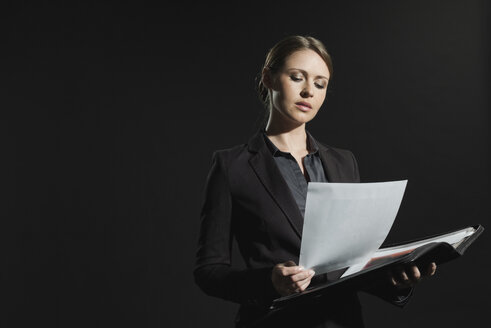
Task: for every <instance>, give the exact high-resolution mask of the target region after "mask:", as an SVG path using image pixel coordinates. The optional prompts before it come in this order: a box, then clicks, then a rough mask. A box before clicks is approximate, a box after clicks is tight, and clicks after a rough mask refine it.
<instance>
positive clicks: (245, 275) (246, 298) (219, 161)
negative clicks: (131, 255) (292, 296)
mask: <svg viewBox="0 0 491 328" xmlns="http://www.w3.org/2000/svg"><path fill="white" fill-rule="evenodd" d="M225 155H226V154H224V153H223V152H219V151H217V152H215V153H213V158H212V166H211V170H210V172H209V174H208V178H207V181H206V187H205V195H204V202H203V205H202V209H201V228H200V234H199V241H198V250H197V254H196V264H195V269H194V279H195V282H196V284H197V285H198V286H199V287H200V288H201V289H202V290H203V291H204V292H205V293H206V294H208V295H210V296H215V297H220V298H223V299H226V300H229V301H232V302H236V303H240V304H244V305H256V306H258V305H267V304H269V303H270V302H271V301H272V300H273V299H274V298H276V297H278V296H279V295H278V294H277V293H276V291H275V290H274V288H273V284H272V282H271V270H272V267H266V268H258V269H256V268H254V269H252V268H247V269H236V268H232V266H231V264H232V263H231V262H232V261H231V253H232V241H233V229H232V225H233V223H232V204H233V201H232V194H231V190H230V186H229V182H228V173H227V169H228V167H227V165H226V159H225Z"/></svg>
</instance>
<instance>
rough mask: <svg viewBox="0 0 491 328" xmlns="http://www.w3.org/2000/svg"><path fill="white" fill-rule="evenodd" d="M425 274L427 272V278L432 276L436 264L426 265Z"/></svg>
mask: <svg viewBox="0 0 491 328" xmlns="http://www.w3.org/2000/svg"><path fill="white" fill-rule="evenodd" d="M426 272H427V273H426V275H428V276H432V275H434V274H435V272H436V263H435V262H432V263H430V264H429V265H428V269H427V271H426Z"/></svg>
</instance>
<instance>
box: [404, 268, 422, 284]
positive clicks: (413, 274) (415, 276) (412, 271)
mask: <svg viewBox="0 0 491 328" xmlns="http://www.w3.org/2000/svg"><path fill="white" fill-rule="evenodd" d="M406 271H407V275H408V277H409V280H411V281H412V282H418V281H420V280H421V272H420V271H419V268H418V267H417V266H416V265H413V266H411V267H410V268H408V269H407V270H406Z"/></svg>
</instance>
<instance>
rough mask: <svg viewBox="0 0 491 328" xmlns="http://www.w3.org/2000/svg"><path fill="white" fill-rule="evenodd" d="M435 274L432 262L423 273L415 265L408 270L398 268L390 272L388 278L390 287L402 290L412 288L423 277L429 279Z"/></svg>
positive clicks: (434, 264) (434, 265) (434, 266)
mask: <svg viewBox="0 0 491 328" xmlns="http://www.w3.org/2000/svg"><path fill="white" fill-rule="evenodd" d="M435 272H436V263H435V262H432V263H430V264H429V265H428V267H426V268H425V270H423V271H420V270H419V268H418V267H417V266H416V265H413V266H411V267H408V268H399V269H397V270H394V271H393V272H391V274H390V277H389V278H390V283H391V284H392V286H395V287H397V288H401V289H402V288H408V287H413V286H414V285H415V284H416V283H418V282H419V281H421V279H423V277H430V276H432V275H434V274H435Z"/></svg>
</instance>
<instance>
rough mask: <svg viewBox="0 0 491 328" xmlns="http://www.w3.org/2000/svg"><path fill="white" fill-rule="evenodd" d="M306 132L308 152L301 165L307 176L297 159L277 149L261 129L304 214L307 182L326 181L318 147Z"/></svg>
mask: <svg viewBox="0 0 491 328" xmlns="http://www.w3.org/2000/svg"><path fill="white" fill-rule="evenodd" d="M306 132H307V150H308V151H309V153H308V154H307V155H306V156H305V157H304V159H303V165H304V167H305V171H306V173H307V177H305V176H304V175H303V174H302V170H301V169H300V166H299V165H298V163H297V160H296V159H295V158H294V157H293V155H292V154H290V153H285V152H282V151H281V150H279V149H278V148H277V147H276V146H275V145H274V144H273V142H272V141H271V140H269V138H268V136H267V135H266V133H265V132H264V131H263V136H264V140H265V141H266V144H267V145H268V148H269V149H270V150H271V154H272V155H273V158H274V160H275V162H276V165H277V166H278V168H279V169H280V172H281V174H282V175H283V178H284V179H285V181H286V183H287V184H288V186H289V187H290V190H291V192H292V195H293V197H294V198H295V201H296V203H297V205H298V208H299V210H300V212H301V213H302V215H305V201H306V198H307V184H308V182H327V178H326V174H325V172H324V168H323V166H322V162H321V159H320V157H319V147H318V146H317V143H316V142H315V140H314V138H312V136H311V135H310V133H309V132H308V131H306Z"/></svg>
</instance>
